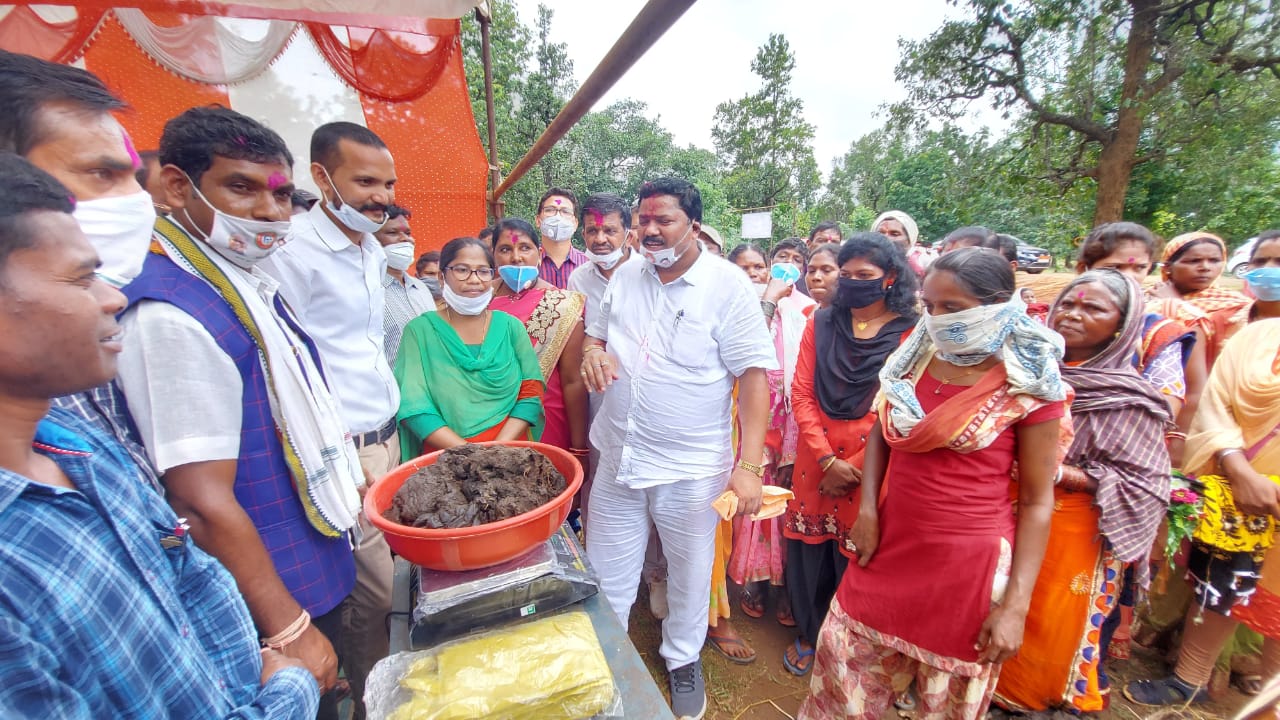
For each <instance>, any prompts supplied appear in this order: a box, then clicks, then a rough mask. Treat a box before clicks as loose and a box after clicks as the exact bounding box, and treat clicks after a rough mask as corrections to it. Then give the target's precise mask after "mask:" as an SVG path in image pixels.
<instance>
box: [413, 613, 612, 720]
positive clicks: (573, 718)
mask: <svg viewBox="0 0 1280 720" xmlns="http://www.w3.org/2000/svg"><path fill="white" fill-rule="evenodd" d="M400 686H401V687H403V688H404V689H406V690H409V691H410V692H412V693H413V698H412V699H411V700H410V701H409V702H406V703H405V704H403V705H401V706H400V707H398V708H396V711H395V712H394V713H392V714H391V716H390V718H389V720H469V719H470V718H491V719H499V720H548V719H550V720H560V719H563V720H579V719H580V718H589V717H592V716H594V715H597V714H599V713H601V712H603V711H604V710H606V709H607V708H608V707H609V706H610V705H611V704H612V702H613V695H614V686H613V674H612V673H610V672H609V664H608V663H607V662H606V661H605V659H604V652H603V651H602V650H601V649H600V641H599V640H597V639H596V633H595V629H594V628H592V626H591V619H590V618H588V617H587V614H586V613H585V612H582V611H579V610H575V611H573V612H568V613H562V614H560V615H553V616H551V617H548V618H543V619H541V620H534V621H532V622H527V623H521V624H519V625H515V626H513V627H510V628H504V629H502V630H499V631H495V632H490V633H486V634H484V635H480V636H477V637H474V638H470V639H467V640H463V641H461V642H456V643H451V644H449V645H446V646H444V647H442V648H440V649H439V651H438V652H436V653H434V654H432V655H429V656H427V657H424V658H422V659H420V660H418V661H417V662H415V663H414V664H413V665H411V666H410V667H409V670H408V671H407V672H406V673H405V674H404V677H402V678H401V679H400Z"/></svg>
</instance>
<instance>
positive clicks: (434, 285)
mask: <svg viewBox="0 0 1280 720" xmlns="http://www.w3.org/2000/svg"><path fill="white" fill-rule="evenodd" d="M418 279H419V280H421V281H422V284H423V285H426V286H427V289H428V290H430V291H431V295H432V297H440V278H433V277H425V278H418Z"/></svg>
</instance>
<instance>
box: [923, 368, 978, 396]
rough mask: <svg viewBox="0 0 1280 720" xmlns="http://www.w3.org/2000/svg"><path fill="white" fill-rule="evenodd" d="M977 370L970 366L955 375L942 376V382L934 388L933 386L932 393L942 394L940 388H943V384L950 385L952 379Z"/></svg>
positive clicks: (965, 375) (957, 378) (968, 374)
mask: <svg viewBox="0 0 1280 720" xmlns="http://www.w3.org/2000/svg"><path fill="white" fill-rule="evenodd" d="M977 371H978V368H977V367H972V368H969V369H968V370H966V371H964V372H962V373H960V374H959V375H956V376H955V377H949V378H943V380H942V384H941V385H938V387H936V388H934V389H933V394H934V395H941V394H942V388H943V387H944V386H946V385H950V384H951V381H952V380H959V379H960V378H963V377H968V376H970V375H972V374H974V373H975V372H977Z"/></svg>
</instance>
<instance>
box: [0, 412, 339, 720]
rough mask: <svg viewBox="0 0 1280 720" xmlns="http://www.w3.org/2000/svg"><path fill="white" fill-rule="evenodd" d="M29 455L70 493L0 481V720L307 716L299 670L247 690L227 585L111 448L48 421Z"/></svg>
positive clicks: (240, 625) (241, 632)
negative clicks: (51, 467) (64, 481)
mask: <svg viewBox="0 0 1280 720" xmlns="http://www.w3.org/2000/svg"><path fill="white" fill-rule="evenodd" d="M32 447H33V448H34V449H35V450H36V451H37V452H39V453H41V454H42V455H44V456H46V457H48V458H50V459H52V460H53V461H54V462H56V463H57V464H58V466H59V467H60V468H61V469H62V472H63V473H65V474H66V476H67V477H68V478H69V479H70V480H71V482H72V484H73V485H75V487H76V488H77V489H76V490H67V489H64V488H56V487H52V486H49V485H44V484H42V483H37V482H33V481H31V480H28V479H27V478H25V477H22V476H21V475H17V474H16V473H13V472H10V471H8V470H5V469H0V537H3V538H4V542H3V543H0V677H3V678H4V682H3V683H0V717H6V718H9V717H49V718H108V717H111V718H125V717H128V718H242V719H245V720H248V719H249V718H255V719H256V718H273V719H280V720H283V719H285V718H298V719H299V720H301V719H302V718H313V717H315V713H316V709H317V706H318V703H319V691H318V689H317V687H316V684H315V681H314V680H313V679H312V677H311V675H310V673H308V672H307V671H306V670H303V669H302V668H296V667H291V668H286V669H284V670H281V671H279V672H277V673H276V674H274V675H272V677H271V679H270V680H269V681H268V682H267V684H266V685H262V686H259V684H258V680H259V675H260V674H261V672H262V657H261V655H260V654H259V652H258V642H257V633H256V631H255V630H254V627H253V622H252V620H251V619H250V617H249V611H248V608H246V607H245V604H244V600H243V599H242V598H241V596H240V593H239V591H238V590H237V589H236V585H235V582H234V580H232V578H231V575H230V574H229V573H228V572H227V571H226V570H225V569H223V567H222V566H221V565H219V564H218V562H217V561H216V560H214V559H213V558H211V557H210V556H208V555H206V554H205V553H204V552H201V551H200V549H199V548H197V547H196V546H195V545H194V544H193V543H191V542H190V541H189V536H188V535H186V534H185V533H181V532H175V529H176V528H177V526H178V522H179V521H178V518H177V517H176V516H175V515H174V513H173V511H172V510H171V509H170V508H169V506H168V505H167V504H165V502H164V500H163V499H162V498H161V497H160V496H159V495H157V494H156V493H155V492H154V491H153V490H151V488H149V487H147V486H145V485H143V484H141V483H139V482H137V479H136V477H135V475H134V474H133V473H132V472H129V470H131V469H132V466H131V463H129V461H128V456H127V455H126V454H125V453H124V452H123V451H122V450H121V449H120V447H119V446H118V445H117V444H115V443H114V442H112V441H111V440H110V439H109V438H108V437H107V436H106V435H104V434H102V433H100V432H99V431H97V430H96V429H94V428H93V427H92V426H91V425H90V424H89V423H87V422H85V421H83V420H81V419H80V418H78V417H76V416H75V415H73V414H72V413H69V412H66V411H64V410H61V409H58V408H54V409H52V410H50V412H49V415H48V416H46V417H45V419H44V420H43V421H41V423H40V425H39V427H38V428H37V430H36V436H35V441H34V442H33V443H32Z"/></svg>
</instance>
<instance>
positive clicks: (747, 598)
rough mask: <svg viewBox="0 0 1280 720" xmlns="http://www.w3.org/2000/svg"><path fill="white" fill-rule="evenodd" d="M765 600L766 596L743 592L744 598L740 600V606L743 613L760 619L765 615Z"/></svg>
mask: <svg viewBox="0 0 1280 720" xmlns="http://www.w3.org/2000/svg"><path fill="white" fill-rule="evenodd" d="M764 602H765V601H764V597H762V596H757V595H756V594H755V593H749V592H743V593H742V600H740V601H739V602H738V606H739V607H741V608H742V614H744V615H746V616H747V617H751V618H756V619H757V620H758V619H760V618H762V617H764Z"/></svg>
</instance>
